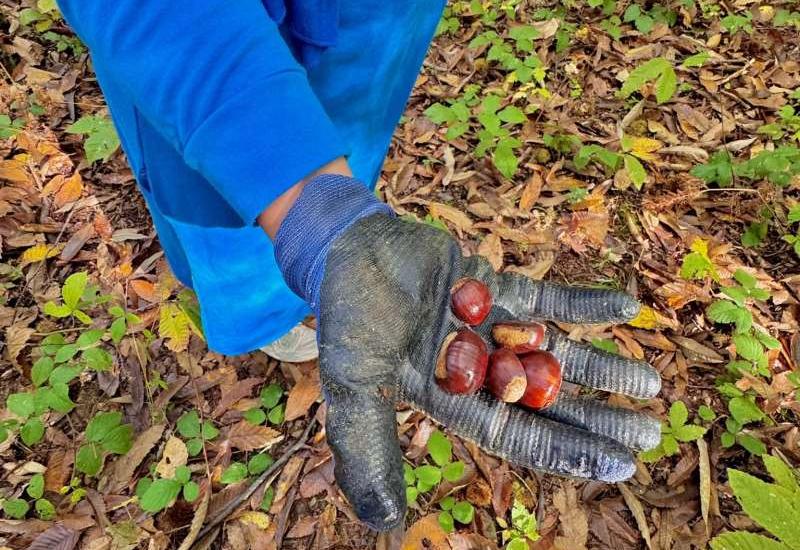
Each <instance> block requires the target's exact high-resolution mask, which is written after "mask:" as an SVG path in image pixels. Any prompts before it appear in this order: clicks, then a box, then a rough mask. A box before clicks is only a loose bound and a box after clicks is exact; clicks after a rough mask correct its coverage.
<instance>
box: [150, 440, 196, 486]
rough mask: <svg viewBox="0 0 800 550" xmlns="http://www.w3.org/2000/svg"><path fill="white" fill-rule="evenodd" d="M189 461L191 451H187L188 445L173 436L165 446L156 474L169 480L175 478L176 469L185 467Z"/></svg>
mask: <svg viewBox="0 0 800 550" xmlns="http://www.w3.org/2000/svg"><path fill="white" fill-rule="evenodd" d="M188 460H189V451H187V450H186V443H184V442H183V440H182V439H181V438H179V437H176V436H174V435H173V436H172V437H170V438H169V439H168V440H167V444H166V445H164V453H163V454H162V455H161V460H160V461H159V462H158V465H156V472H157V473H158V475H159V476H161V477H163V478H167V479H172V478H173V477H175V469H176V468H178V467H179V466H185V465H186V462H187V461H188Z"/></svg>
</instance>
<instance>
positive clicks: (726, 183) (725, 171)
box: [691, 149, 733, 187]
mask: <svg viewBox="0 0 800 550" xmlns="http://www.w3.org/2000/svg"><path fill="white" fill-rule="evenodd" d="M691 174H692V175H693V176H695V177H697V178H700V179H701V180H703V181H705V182H706V183H708V184H716V185H718V186H719V187H730V185H731V184H732V183H733V160H732V159H731V154H730V153H729V152H728V151H727V150H726V149H723V150H722V151H717V152H716V153H714V154H713V155H711V158H710V159H709V160H708V162H707V163H705V164H699V165H697V166H695V167H694V168H692V170H691Z"/></svg>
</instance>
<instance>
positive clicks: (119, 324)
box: [108, 317, 128, 344]
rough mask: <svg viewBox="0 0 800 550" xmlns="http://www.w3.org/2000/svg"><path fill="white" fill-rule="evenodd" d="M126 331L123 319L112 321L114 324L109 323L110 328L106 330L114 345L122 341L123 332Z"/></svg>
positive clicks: (126, 327)
mask: <svg viewBox="0 0 800 550" xmlns="http://www.w3.org/2000/svg"><path fill="white" fill-rule="evenodd" d="M127 329H128V326H127V323H126V322H125V318H124V317H119V318H117V319H114V322H113V323H111V326H110V327H109V328H108V334H109V335H110V336H111V341H112V342H114V343H115V344H119V343H120V341H121V340H122V337H123V336H125V331H126V330H127Z"/></svg>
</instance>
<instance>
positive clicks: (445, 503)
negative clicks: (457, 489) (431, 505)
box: [439, 496, 456, 512]
mask: <svg viewBox="0 0 800 550" xmlns="http://www.w3.org/2000/svg"><path fill="white" fill-rule="evenodd" d="M455 503H456V499H455V498H454V497H452V496H446V497H444V498H443V499H442V500H440V501H439V507H440V508H441V509H442V510H444V511H445V512H449V511H450V510H452V509H453V506H455Z"/></svg>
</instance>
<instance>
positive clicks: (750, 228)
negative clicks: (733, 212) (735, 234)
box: [742, 222, 769, 248]
mask: <svg viewBox="0 0 800 550" xmlns="http://www.w3.org/2000/svg"><path fill="white" fill-rule="evenodd" d="M768 230H769V223H767V222H753V223H750V224H748V225H747V229H745V232H744V233H742V246H744V247H745V248H755V247H757V246H759V245H760V244H761V243H762V242H764V239H765V238H766V237H767V231H768Z"/></svg>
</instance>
